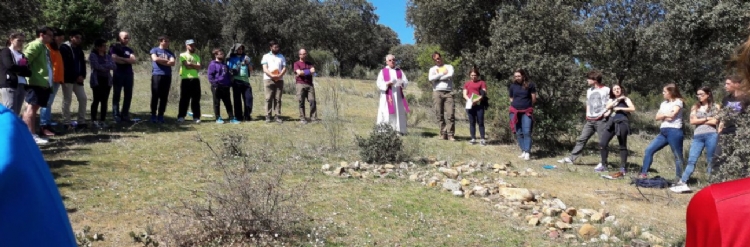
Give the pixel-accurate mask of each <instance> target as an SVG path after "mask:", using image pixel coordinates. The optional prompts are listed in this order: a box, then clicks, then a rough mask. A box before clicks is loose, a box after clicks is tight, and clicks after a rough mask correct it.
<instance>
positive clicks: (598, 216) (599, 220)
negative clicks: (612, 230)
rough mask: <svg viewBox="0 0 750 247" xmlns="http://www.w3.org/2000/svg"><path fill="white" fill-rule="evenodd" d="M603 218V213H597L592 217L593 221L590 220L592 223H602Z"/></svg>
mask: <svg viewBox="0 0 750 247" xmlns="http://www.w3.org/2000/svg"><path fill="white" fill-rule="evenodd" d="M602 217H603V216H602V214H601V213H599V212H596V213H594V214H593V215H591V219H589V220H591V222H592V223H602Z"/></svg>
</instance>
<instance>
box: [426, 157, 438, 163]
mask: <svg viewBox="0 0 750 247" xmlns="http://www.w3.org/2000/svg"><path fill="white" fill-rule="evenodd" d="M426 160H427V163H435V162H437V158H435V157H432V156H430V157H427V159H426Z"/></svg>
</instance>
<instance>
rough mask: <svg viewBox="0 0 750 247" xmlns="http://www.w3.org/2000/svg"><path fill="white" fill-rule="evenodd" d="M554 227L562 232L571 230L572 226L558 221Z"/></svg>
mask: <svg viewBox="0 0 750 247" xmlns="http://www.w3.org/2000/svg"><path fill="white" fill-rule="evenodd" d="M555 227H557V228H558V229H560V230H563V231H564V230H568V229H570V228H573V227H572V226H570V224H568V223H565V222H562V221H558V222H557V223H555Z"/></svg>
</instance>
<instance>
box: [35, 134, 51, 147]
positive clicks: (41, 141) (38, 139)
mask: <svg viewBox="0 0 750 247" xmlns="http://www.w3.org/2000/svg"><path fill="white" fill-rule="evenodd" d="M32 136H33V137H34V142H36V145H44V144H47V143H49V140H47V139H46V138H41V137H39V135H37V134H33V135H32Z"/></svg>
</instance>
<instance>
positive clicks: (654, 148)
mask: <svg viewBox="0 0 750 247" xmlns="http://www.w3.org/2000/svg"><path fill="white" fill-rule="evenodd" d="M662 95H663V96H664V102H662V103H661V106H659V111H658V112H657V113H656V118H655V119H656V121H661V125H660V127H659V134H658V135H657V136H656V139H654V140H653V141H651V143H650V144H649V145H648V147H646V151H645V152H644V154H643V168H641V174H640V176H639V178H646V177H648V168H650V167H651V163H652V162H653V159H654V154H656V152H658V151H659V150H661V149H662V148H664V147H666V146H667V145H669V147H670V148H671V149H672V154H674V160H675V174H677V176H676V177H677V178H679V177H680V176H681V175H682V159H683V156H682V141H683V140H684V135H683V133H682V108H683V103H682V95H681V94H680V89H678V88H677V86H676V85H675V84H674V83H670V84H667V85H666V86H665V87H664V89H663V90H662Z"/></svg>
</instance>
